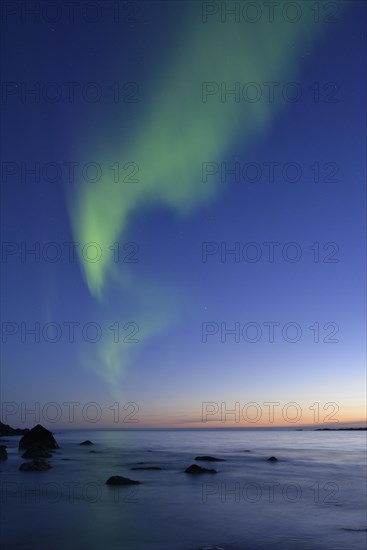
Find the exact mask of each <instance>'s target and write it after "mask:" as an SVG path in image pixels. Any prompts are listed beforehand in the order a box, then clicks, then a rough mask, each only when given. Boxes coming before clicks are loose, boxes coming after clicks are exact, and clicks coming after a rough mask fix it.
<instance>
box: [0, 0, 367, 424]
mask: <svg viewBox="0 0 367 550" xmlns="http://www.w3.org/2000/svg"><path fill="white" fill-rule="evenodd" d="M153 4H157V3H154V2H150V3H149V2H141V3H139V10H138V11H137V12H136V21H135V20H134V22H130V21H122V22H121V21H119V23H118V24H116V22H115V21H114V20H113V16H111V17H109V15H108V14H106V16H105V17H104V18H101V19H100V20H98V21H95V22H86V21H84V22H83V21H80V24H78V25H75V24H74V23H72V22H70V21H69V20H68V19H67V18H64V19H61V20H60V21H56V22H55V23H47V22H46V23H45V21H40V22H39V23H37V22H36V23H35V24H34V25H33V27H31V26H29V25H28V26H27V24H26V22H23V23H22V26H19V25H18V26H17V27H15V26H12V25H13V23H14V25H15V22H14V21H13V20H12V19H11V16H9V23H8V26H7V28H6V33H5V34H6V35H7V34H9V36H10V35H11V33H12V32H13V33H15V36H16V33H25V36H26V37H28V38H29V40H28V42H29V44H32V45H31V46H30V50H29V51H25V50H22V51H20V50H19V51H18V50H17V48H16V45H13V46H11V57H12V59H13V60H14V62H13V63H11V64H8V66H7V68H6V69H5V71H4V77H3V78H2V80H3V81H5V82H11V83H13V84H12V85H11V86H12V87H11V88H10V87H8V88H3V102H4V97H5V96H4V94H5V92H4V90H10V89H11V91H12V93H11V94H9V96H6V105H7V111H8V114H7V115H6V123H7V125H8V126H9V128H10V129H9V136H8V139H7V141H6V143H4V146H3V149H4V153H3V157H4V159H5V162H7V163H8V164H7V165H6V166H5V167H4V170H3V172H2V174H3V191H2V192H3V205H4V207H3V208H4V215H3V229H4V239H3V241H4V242H6V243H15V245H14V246H13V245H11V246H10V245H7V248H5V249H4V248H3V261H2V269H3V277H4V281H5V283H6V285H7V291H6V294H4V297H3V302H4V308H3V321H4V322H5V323H7V325H5V333H3V344H4V346H3V360H4V363H5V366H4V367H3V372H2V376H3V387H4V388H5V389H6V392H7V395H8V396H7V401H14V402H17V403H18V402H23V401H27V402H28V401H30V402H35V401H40V402H42V401H44V400H45V397H44V395H43V393H42V391H41V386H42V387H47V388H49V390H48V391H47V394H48V395H47V399H46V400H47V401H54V402H60V403H61V402H68V401H73V400H74V401H77V402H89V401H90V402H97V403H103V404H105V406H106V407H107V404H108V405H111V403H113V402H114V400H118V401H121V402H123V401H126V402H136V403H139V407H140V419H141V421H140V423H141V426H142V427H144V426H153V427H155V426H175V427H181V426H191V425H194V426H197V425H198V424H200V414H201V406H202V403H203V402H218V403H221V402H226V403H228V404H233V403H235V402H238V401H240V402H244V401H246V402H259V403H264V402H268V401H272V402H281V403H283V402H284V403H286V402H299V403H304V406H305V408H306V409H307V410H308V412H307V413H306V414H305V416H304V422H305V423H307V421H308V422H310V419H311V418H312V414H313V413H312V414H311V412H310V410H309V407H312V405H313V403H315V402H319V403H320V404H321V405H322V406H323V405H324V404H327V403H330V402H333V403H338V405H339V411H340V412H339V417H338V418H340V420H341V421H344V422H358V421H361V420H362V417H363V414H362V412H361V411H362V409H361V406H362V402H363V390H362V388H363V379H364V378H363V377H364V367H363V338H364V336H363V334H364V330H363V327H364V314H363V311H362V307H361V299H360V295H361V293H363V280H362V279H363V278H362V277H361V275H360V273H361V269H362V267H363V259H362V257H361V250H362V249H363V246H364V237H363V236H362V235H363V231H362V229H363V226H364V216H363V207H362V204H363V196H364V191H363V177H364V175H365V173H364V164H363V154H362V151H361V147H360V146H358V145H355V143H356V142H357V143H358V139H360V140H362V139H363V138H362V136H363V128H362V124H361V116H360V113H361V110H362V105H363V97H364V94H363V89H364V86H365V76H364V75H361V74H359V73H356V70H355V67H356V66H357V65H358V63H359V62H360V58H361V56H362V50H363V48H362V45H363V43H364V41H365V31H364V30H363V28H362V21H363V13H364V11H365V8H364V7H363V6H362V5H358V6H357V3H353V6H350V5H347V4H348V3H345V2H338V3H337V4H338V10H337V12H336V15H335V16H333V17H335V21H334V20H333V18H332V15H331V14H329V13H326V12H325V13H324V12H323V10H321V11H320V14H321V15H320V20H319V21H317V22H315V12H314V11H311V10H310V8H309V4H310V3H309V2H308V1H302V2H301V1H299V2H296V4H297V6H298V7H299V9H300V10H301V13H302V16H301V17H300V18H299V20H297V21H290V20H287V19H286V18H285V17H284V15H283V16H282V15H281V14H282V12H281V11H279V13H278V12H276V14H277V15H275V16H274V21H269V19H268V18H267V17H265V15H264V14H265V13H266V11H265V8H264V6H262V8H263V12H262V13H263V16H262V17H261V18H260V19H259V21H256V22H254V23H249V22H248V21H245V20H244V16H243V15H242V16H241V12H238V13H237V15H235V16H231V15H230V14H229V15H228V16H225V14H224V15H223V13H224V12H223V3H222V2H174V3H170V4H171V5H168V3H162V6H161V8H160V9H159V10H157V9H156V6H155V7H154V5H153ZM234 4H235V5H236V6H237V4H241V3H234ZM262 4H264V3H262ZM283 4H284V2H283ZM236 9H237V8H236ZM324 11H325V10H324ZM362 12H363V13H362ZM287 13H288V12H287ZM294 13H295V12H293V11H292V10H290V11H289V17H294ZM279 14H280V15H279ZM321 16H322V17H321ZM327 16H328V17H329V19H330V21H329V19H328V17H327ZM12 17H13V18H15V16H12ZM350 28H353V29H354V30H353V32H350V30H348V29H350ZM65 33H67V36H68V42H67V43H65V42H64V40H63V38H62V37H63V36H65ZM46 42H49V43H50V47H49V48H46V47H45V43H46ZM14 44H15V43H14ZM32 55H34V56H38V58H39V63H38V64H37V66H34V65H32V68H30V64H29V62H30V59H31V57H32ZM45 81H47V82H54V83H58V85H59V86H60V89H62V90H63V91H64V92H63V95H62V97H61V99H60V101H58V102H53V101H47V100H45V99H44V97H45V94H44V95H42V94H41V95H40V100H39V101H37V100H35V96H34V94H33V95H31V94H30V95H29V96H27V97H26V99H25V100H24V101H22V98H21V96H20V94H19V95H17V93H18V92H17V91H16V90H17V88H16V86H15V85H14V83H17V82H19V83H22V82H23V83H24V82H26V83H27V84H28V85H29V88H32V86H33V89H34V88H35V83H37V82H38V83H41V88H42V83H45ZM117 81H118V82H119V83H121V84H120V86H121V90H123V91H124V92H123V95H124V98H125V99H126V98H129V97H131V96H133V97H135V95H136V98H137V99H136V101H132V102H129V101H125V100H121V101H118V102H116V101H114V99H115V97H114V91H115V90H116V86H115V83H116V82H117ZM70 82H76V83H79V87H78V86H76V85H75V90H77V92H76V96H75V97H76V99H75V100H74V101H73V102H71V101H70V95H68V94H67V93H66V91H65V90H66V89H68V90H70V84H69V87H68V88H67V87H66V86H65V83H70ZM88 82H94V83H95V86H96V87H98V88H100V89H101V90H102V96H101V100H100V101H95V102H92V101H86V100H85V98H84V99H83V96H82V95H81V93H79V90H80V89H82V88H83V86H84V87H85V85H86V83H88ZM129 83H130V84H129ZM131 83H133V84H131ZM135 83H136V86H135ZM127 84H128V85H127ZM129 86H130V87H129ZM135 87H136V89H135ZM131 90H132V91H133V92H131ZM13 92H14V93H13ZM299 92H300V94H299ZM6 93H7V92H6ZM49 93H50V94H51V92H49ZM129 94H130V95H129ZM287 94H289V95H287ZM294 94H299V95H294ZM362 112H363V111H362ZM352 137H354V139H351V138H352ZM14 151H16V153H14ZM9 163H13V165H10V164H9ZM22 163H24V164H25V165H26V166H27V167H29V168H30V167H32V166H34V164H35V163H39V164H40V166H41V169H40V172H41V176H40V178H39V179H40V181H36V179H35V176H34V174H33V175H32V174H31V173H29V174H28V175H24V178H23V176H22V177H21V165H22ZM47 163H55V164H56V165H57V166H59V167H61V176H60V178H59V179H58V180H57V181H55V182H51V181H50V178H49V179H47V178H46V177H45V175H44V174H45V169H43V168H44V167H45V165H47ZM87 163H91V164H93V165H97V166H99V167H100V177H98V178H96V181H93V178H92V177H91V178H89V179H88V178H87V181H86V178H85V177H83V172H82V170H81V167H83V166H85V165H86V164H87ZM246 163H247V164H249V165H250V172H249V173H251V174H253V171H251V170H253V166H256V167H261V170H262V172H261V178H259V181H256V182H255V183H251V181H250V180H247V181H245V178H244V176H243V174H244V172H243V171H242V172H239V173H238V174H239V175H238V174H236V175H234V171H233V169H234V167H235V166H236V165H239V166H240V167H241V168H242V167H243V166H245V165H246ZM70 164H74V165H75V177H73V179H72V182H71V183H70V179H69V181H68V178H67V170H66V166H70ZM223 165H225V167H226V168H225V175H224V176H223ZM116 166H118V167H119V174H118V177H117V179H116ZM207 166H210V167H211V169H212V172H210V171H209V175H208V174H207V173H206V176H205V177H204V169H205V167H207ZM269 166H271V169H272V170H273V171H274V172H273V174H274V177H272V178H271V177H270V176H269V173H270V172H269ZM287 166H288V167H289V170H288V171H286V170H285V167H287ZM295 166H296V168H297V167H300V168H297V169H298V170H301V172H300V177H299V178H298V179H297V181H295V182H294V183H292V182H291V181H290V180H291V176H292V175H293V174H294V170H295ZM111 167H115V168H114V169H112V168H111ZM251 167H252V168H251ZM227 168H228V170H227ZM231 170H232V172H231ZM50 173H51V169H50ZM42 174H43V176H42ZM246 174H247V172H246ZM84 175H85V174H84ZM287 175H290V177H289V178H288V180H287V177H285V176H287ZM23 179H24V181H23ZM51 242H52V243H56V245H55V247H54V248H55V249H60V250H61V256H60V258H59V259H58V260H57V261H49V260H47V258H46V260H45V256H44V255H42V247H44V246H45V243H51ZM269 242H275V243H278V244H277V245H276V247H275V248H273V251H274V258H273V260H271V258H270V256H269V255H268V254H269V244H268V243H269ZM20 243H25V244H26V248H28V249H29V250H36V256H37V254H38V255H39V258H38V260H37V258H36V256H35V255H34V254H33V256H32V253H30V254H28V255H27V254H25V255H23V256H22V254H21V252H18V249H19V251H20V250H21V245H20ZM35 243H40V249H39V250H41V252H37V250H38V249H37V247H36V248H35ZM65 243H79V244H78V245H77V246H74V247H71V246H70V244H69V246H67V245H65ZM86 243H95V244H96V246H97V249H98V251H101V253H100V255H99V256H98V259H97V261H94V260H91V259H89V258H88V257H87V256H86V254H85V248H84V246H85V245H86ZM205 243H209V248H208V246H207V245H206V246H207V247H206V248H205V247H204V248H203V245H205ZM223 243H224V259H223V255H222V253H221V251H222V250H223ZM236 243H239V245H238V247H240V248H238V250H240V249H241V250H243V247H244V246H245V245H246V243H255V245H252V249H251V250H252V252H253V250H254V249H256V250H260V251H261V259H259V261H253V260H252V259H251V258H250V259H249V257H247V258H246V257H245V256H244V255H243V254H242V256H241V255H239V254H237V252H233V250H237V248H236V247H237V244H236ZM264 243H265V244H264ZM287 243H296V246H294V245H293V248H291V247H288V249H289V250H290V252H289V254H290V255H291V254H292V253H294V250H295V249H296V250H301V256H300V257H299V258H298V259H297V261H293V260H292V257H291V256H289V257H287V256H286V257H285V256H284V252H283V255H282V250H283V251H284V246H285V245H286V244H287ZM330 243H332V244H331V245H330ZM18 244H19V247H18ZM58 247H59V248H58ZM210 247H211V248H210ZM71 248H73V250H74V252H75V255H73V256H72V259H71V256H70V249H71ZM208 249H209V250H211V251H212V253H211V254H210V255H208V256H207V257H205V261H204V259H203V250H208ZM50 250H51V249H50ZM90 250H91V254H92V255H93V253H94V251H93V247H91V249H90ZM117 250H118V254H117V256H116V251H117ZM226 250H228V251H229V252H228V254H226ZM4 251H5V252H4ZM252 252H251V253H252ZM4 254H5V255H4ZM50 254H51V252H50ZM250 255H251V254H250ZM23 260H24V261H23ZM334 260H335V261H334ZM11 323H13V325H11ZM22 323H23V325H22ZM35 323H39V324H40V327H41V328H40V329H39V330H40V338H39V341H38V342H37V341H36V340H35V338H34V336H32V334H31V332H29V331H30V330H31V328H32V327H33V328H34V326H35ZM47 323H54V325H55V326H56V329H57V327H59V328H60V330H61V333H60V338H59V339H58V340H57V341H54V342H51V340H52V338H51V337H49V338H48V337H47V335H46V337H45V333H43V332H42V327H44V326H45V325H46V324H47ZM70 323H77V324H75V337H74V338H73V341H71V339H70ZM88 323H90V324H91V330H90V333H88V334H94V332H93V330H94V329H96V327H97V332H98V330H100V334H99V338H95V341H92V340H93V338H92V337H90V338H89V337H86V331H85V333H83V327H85V325H86V324H88ZM205 323H207V325H205ZM236 323H238V326H239V327H240V328H238V331H242V332H239V337H238V338H237V336H236V335H235V336H233V331H236V330H237V328H236ZM249 323H252V328H251V327H250V329H249V331H250V332H248V333H245V330H246V328H245V329H243V327H244V326H246V324H249ZM269 323H270V325H271V323H273V326H274V327H275V328H276V332H275V333H274V337H273V341H270V340H269V337H268V334H269V332H268V330H269V326H270V325H269ZM289 323H293V328H294V326H296V325H297V326H299V327H301V332H302V335H301V336H300V338H299V340H297V341H292V335H293V332H292V327H291V330H290V332H289V335H290V336H289V338H288V333H287V332H285V330H283V329H284V326H286V325H287V324H289ZM55 326H54V328H52V327H51V329H50V334H51V333H52V330H54V329H55ZM208 326H210V327H211V328H212V329H213V327H214V329H213V331H212V334H210V336H209V338H208V339H207V340H206V341H203V327H208ZM254 326H255V327H257V326H260V327H261V336H260V337H259V339H258V340H256V342H255V339H254V337H253V332H251V330H252V331H253V330H254V329H253V327H254ZM66 327H69V328H68V331H67V330H66ZM98 327H99V328H98ZM223 327H224V328H223ZM310 327H312V328H310ZM325 327H326V328H325ZM334 328H335V333H337V336H334V338H337V341H335V342H333V341H332V340H331V342H330V343H329V342H328V340H327V339H328V338H331V339H332V337H333V330H334ZM28 329H29V331H28V332H27V330H28ZM116 330H117V333H116ZM231 330H232V336H231V335H230V331H231ZM282 330H283V332H282ZM226 331H229V332H228V334H229V335H228V337H227V336H226V335H227V332H226ZM316 332H317V335H316ZM52 334H53V333H52ZM116 334H117V336H116ZM223 334H224V335H223ZM243 334H245V335H246V334H248V338H247V340H246V338H244V337H243ZM284 334H285V336H284ZM315 335H316V336H315ZM330 335H331V336H330ZM251 337H252V339H253V341H251ZM4 339H5V340H4ZM325 339H326V340H325ZM19 380H21V381H22V383H21V384H19ZM41 381H42V383H41ZM229 408H230V405H229ZM8 420H9V421H10V419H8ZM109 422H110V417H108V419H104V424H102V425H103V426H107V425H109ZM15 423H16V422H15ZM18 424H20V422H19V421H18ZM264 425H266V422H264Z"/></svg>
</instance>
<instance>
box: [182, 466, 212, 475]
mask: <svg viewBox="0 0 367 550" xmlns="http://www.w3.org/2000/svg"><path fill="white" fill-rule="evenodd" d="M216 473H217V470H210V469H208V468H202V467H201V466H198V465H197V464H191V466H189V467H188V468H186V470H185V474H216Z"/></svg>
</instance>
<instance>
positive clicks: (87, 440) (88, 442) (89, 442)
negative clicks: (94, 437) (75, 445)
mask: <svg viewBox="0 0 367 550" xmlns="http://www.w3.org/2000/svg"><path fill="white" fill-rule="evenodd" d="M80 445H93V443H92V441H90V440H89V439H86V440H85V441H82V442H81V443H80Z"/></svg>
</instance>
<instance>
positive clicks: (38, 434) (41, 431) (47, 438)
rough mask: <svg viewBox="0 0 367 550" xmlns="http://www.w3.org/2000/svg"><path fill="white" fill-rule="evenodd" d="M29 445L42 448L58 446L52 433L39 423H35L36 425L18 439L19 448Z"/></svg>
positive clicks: (27, 447)
mask: <svg viewBox="0 0 367 550" xmlns="http://www.w3.org/2000/svg"><path fill="white" fill-rule="evenodd" d="M31 447H43V448H44V449H59V448H60V447H59V446H58V444H57V442H56V439H55V438H54V436H53V435H52V433H51V432H50V431H49V430H46V428H44V427H43V426H41V424H37V426H35V427H34V428H32V429H31V430H29V432H28V433H26V434H25V435H24V436H23V437H22V439H21V440H20V441H19V449H29V448H31Z"/></svg>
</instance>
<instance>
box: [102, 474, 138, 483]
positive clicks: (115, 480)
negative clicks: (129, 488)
mask: <svg viewBox="0 0 367 550" xmlns="http://www.w3.org/2000/svg"><path fill="white" fill-rule="evenodd" d="M139 483H140V481H135V480H134V479H130V478H128V477H122V476H111V477H109V478H108V479H107V481H106V484H107V485H137V484H139Z"/></svg>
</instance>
